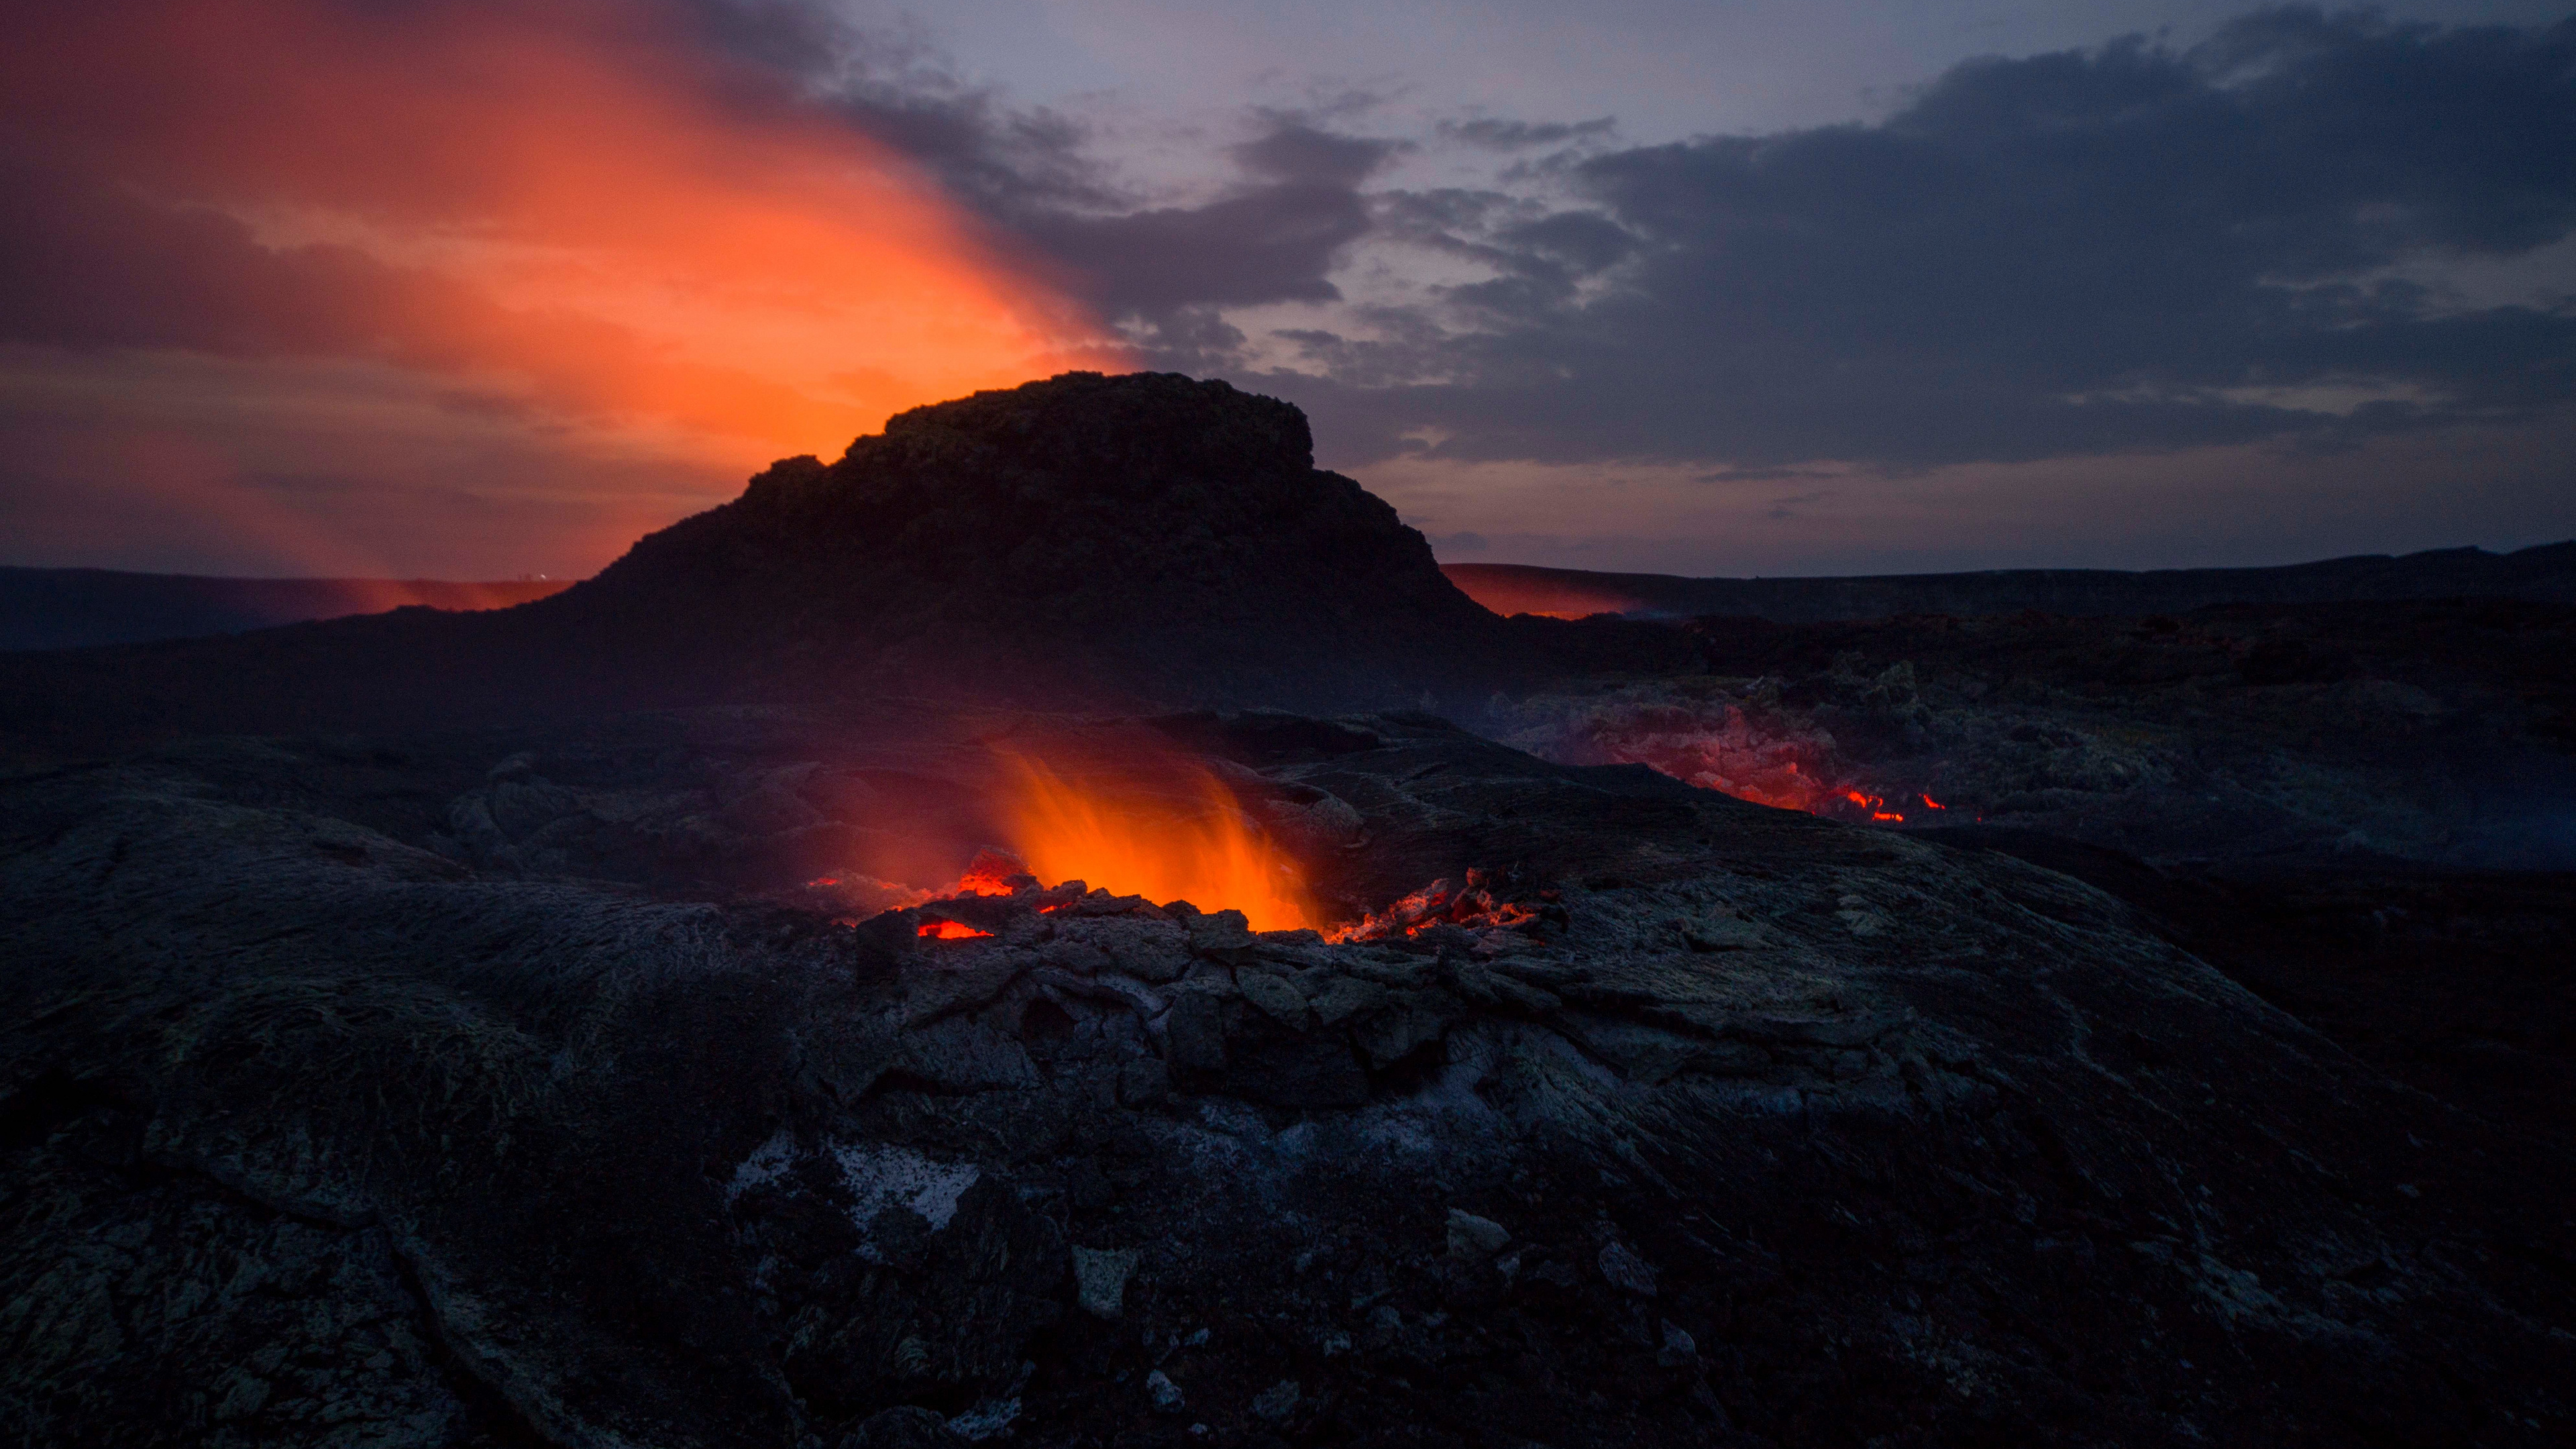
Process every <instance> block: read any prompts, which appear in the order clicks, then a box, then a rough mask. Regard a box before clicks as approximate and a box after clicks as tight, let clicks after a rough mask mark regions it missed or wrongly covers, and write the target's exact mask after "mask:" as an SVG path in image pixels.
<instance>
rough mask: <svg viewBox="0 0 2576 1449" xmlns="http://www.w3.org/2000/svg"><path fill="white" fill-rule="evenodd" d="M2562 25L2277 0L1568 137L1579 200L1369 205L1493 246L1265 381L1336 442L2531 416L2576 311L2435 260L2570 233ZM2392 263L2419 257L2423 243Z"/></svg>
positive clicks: (2180, 439)
mask: <svg viewBox="0 0 2576 1449" xmlns="http://www.w3.org/2000/svg"><path fill="white" fill-rule="evenodd" d="M2571 155H2576V21H2571V22H2568V23H2565V24H2561V25H2559V26H2556V27H2554V28H2551V29H2548V30H2545V31H2540V32H2529V31H2517V30H2510V29H2500V28H2498V29H2439V28H2435V27H2431V26H2421V25H2398V24H2393V23H2389V22H2385V21H2382V20H2378V19H2374V18H2371V17H2368V16H2350V15H2347V16H2334V17H2328V16H2325V15H2322V14H2320V13H2319V12H2317V11H2314V10H2309V9H2285V10H2275V11H2269V12H2265V13H2262V14H2259V15H2256V16H2252V17H2249V18H2246V19H2244V20H2241V21H2239V22H2237V23H2235V24H2232V25H2230V26H2227V27H2225V28H2223V29H2222V30H2221V31H2220V32H2219V33H2218V34H2217V36H2216V37H2215V38H2213V39H2212V40H2210V41H2209V42H2207V43H2206V44H2204V45H2201V46H2199V47H2196V48H2194V49H2191V50H2188V51H2182V52H2176V51H2171V50H2168V49H2164V48H2161V47H2158V46H2155V45H2151V44H2148V43H2146V42H2144V41H2141V40H2135V39H2132V40H2126V41H2122V42H2119V43H2115V44H2112V45H2108V46H2104V47H2101V48H2098V49H2094V50H2090V51H2083V52H2067V53H2062V54H2053V55H2044V56H2038V57H2033V58H2029V59H2023V60H1988V61H1979V62H1974V63H1971V64H1968V65H1963V66H1960V67H1958V68H1956V69H1954V70H1952V71H1951V72H1949V73H1948V74H1947V75H1945V76H1943V77H1942V78H1941V79H1940V80H1939V81H1937V82H1936V83H1935V84H1933V85H1932V86H1930V87H1928V88H1927V89H1926V90H1925V91H1924V92H1923V93H1922V94H1921V95H1920V96H1919V97H1918V98H1917V99H1916V100H1914V101H1913V102H1912V103H1911V104H1910V105H1908V106H1906V107H1905V108H1904V109H1902V110H1901V111H1899V112H1897V113H1896V114H1894V115H1892V116H1890V117H1889V118H1888V119H1887V120H1886V121H1885V122H1883V123H1881V124H1877V125H1871V126H1857V125H1855V126H1834V127H1824V128H1818V129H1811V130H1803V131H1791V132H1783V133H1778V134H1772V135H1764V136H1737V137H1711V138H1705V139H1700V140H1695V141H1689V142H1682V143H1676V144H1670V145H1660V146H1647V147H1633V148H1628V149H1624V150H1614V151H1607V152H1601V153H1597V154H1592V155H1589V156H1586V157H1583V158H1580V159H1577V160H1573V161H1570V162H1568V163H1567V164H1566V165H1565V166H1564V168H1563V169H1562V170H1560V171H1558V172H1557V173H1555V174H1554V177H1553V179H1554V180H1555V181H1556V182H1558V183H1559V184H1562V185H1563V186H1565V187H1566V188H1568V189H1569V193H1570V195H1571V197H1572V202H1571V204H1566V205H1562V206H1561V207H1560V209H1558V210H1556V211H1554V212H1553V213H1552V214H1550V215H1547V216H1545V217H1544V218H1540V219H1532V218H1530V217H1529V216H1528V215H1527V214H1526V210H1525V208H1520V207H1516V206H1514V205H1513V204H1510V203H1509V201H1508V200H1507V199H1505V198H1499V197H1497V198H1490V199H1486V200H1484V201H1482V202H1470V201H1468V200H1465V199H1462V198H1461V197H1459V196H1457V195H1454V194H1453V195H1448V196H1437V195H1435V196H1428V197H1422V198H1412V199H1395V198H1389V199H1386V200H1383V201H1381V203H1380V204H1381V207H1382V209H1383V210H1384V212H1385V213H1386V214H1388V215H1390V216H1395V217H1400V218H1401V220H1402V222H1403V224H1404V225H1405V226H1407V227H1408V228H1410V232H1409V235H1411V236H1412V237H1414V238H1415V239H1416V240H1417V241H1419V242H1420V243H1421V244H1425V245H1430V246H1433V247H1436V248H1442V249H1445V251H1446V253H1447V254H1449V255H1452V256H1457V257H1473V258H1478V259H1481V260H1482V261H1483V262H1484V264H1485V265H1486V267H1487V268H1488V270H1489V273H1490V274H1489V276H1488V277H1487V278H1486V279H1485V280H1482V281H1474V282H1467V283H1460V284H1456V285H1452V286H1449V287H1446V288H1445V289H1444V290H1442V291H1441V292H1440V293H1439V295H1438V296H1437V298H1436V299H1435V300H1433V301H1430V302H1427V303H1424V304H1421V305H1419V306H1417V307H1415V308H1413V309H1412V312H1413V315H1412V316H1411V317H1410V318H1409V319H1407V320H1406V322H1405V323H1404V325H1401V326H1391V325H1388V324H1389V322H1390V320H1391V319H1389V318H1387V317H1385V316H1384V315H1381V316H1379V317H1377V318H1374V319H1370V325H1368V326H1367V327H1365V328H1339V329H1318V328H1308V329H1304V330H1302V331H1301V332H1300V333H1299V335H1298V336H1297V338H1296V339H1295V341H1296V342H1297V343H1298V344H1299V345H1300V346H1301V347H1302V348H1303V350H1304V355H1305V357H1306V359H1307V362H1306V368H1307V370H1306V371H1303V372H1298V373H1288V372H1280V373H1275V374H1272V375H1270V376H1267V377H1265V378H1263V379H1262V384H1263V385H1264V386H1266V387H1270V388H1273V389H1275V390H1277V391H1279V392H1281V393H1282V394H1283V395H1287V396H1290V397H1292V398H1294V399H1296V400H1298V401H1301V402H1303V403H1305V404H1307V405H1308V406H1309V407H1310V408H1311V409H1312V410H1313V411H1315V412H1316V413H1317V414H1318V418H1319V427H1318V435H1319V437H1324V438H1328V439H1337V440H1339V443H1340V447H1339V448H1338V450H1337V454H1338V456H1339V457H1340V458H1341V459H1342V460H1343V461H1344V462H1346V463H1358V462H1363V461H1366V460H1368V459H1371V458H1385V457H1392V456H1396V455H1398V454H1399V453H1401V452H1404V451H1406V450H1407V448H1408V447H1409V446H1416V445H1408V444H1407V443H1406V442H1405V439H1406V438H1407V437H1408V435H1414V436H1418V435H1420V434H1421V432H1422V431H1423V430H1424V429H1426V428H1428V429H1436V430H1438V431H1439V433H1440V435H1441V438H1442V441H1441V442H1440V443H1439V445H1438V447H1437V449H1436V450H1435V451H1436V453H1437V455H1439V456H1445V457H1452V458H1458V459H1462V460H1479V459H1486V460H1490V459H1529V460H1541V461H1579V460H1586V459H1608V458H1655V459H1676V460H1678V459H1702V460H1710V461H1725V462H1730V463H1734V464H1737V465H1740V466H1746V467H1767V466H1778V465H1782V464H1788V463H1796V462H1801V461H1808V460H1819V459H1834V460H1843V461H1847V462H1855V463H1862V464H1868V465H1872V466H1876V467H1880V468H1885V469H1898V470H1904V469H1922V468H1929V467H1937V466H1941V465H1945V464H1951V463H1958V462H1968V461H2014V460H2027V459H2039V458H2049V457H2063V456H2072V455H2086V454H2098V453H2107V452H2116V451H2123V450H2131V449H2140V448H2146V449H2158V448H2180V447H2191V446H2201V445H2218V444H2233V443H2251V442H2261V441H2266V440H2280V439H2287V438H2297V439H2302V440H2306V441H2308V442H2310V443H2327V444H2339V445H2348V444H2349V443H2351V442H2354V441H2358V440H2360V439H2364V438H2368V437H2372V436H2378V435H2383V434H2388V433H2394V432H2402V431H2408V430H2415V429H2423V428H2431V427H2445V426H2453V425H2456V424H2459V423H2462V422H2466V421H2473V420H2474V421H2495V420H2501V419H2511V418H2514V417H2532V416H2538V415H2539V413H2540V412H2541V410H2544V409H2546V408H2548V407H2550V406H2551V405H2553V404H2555V403H2557V402H2559V401H2561V400H2563V399H2566V398H2567V397H2569V396H2571V395H2576V307H2571V306H2570V305H2569V304H2568V302H2567V301H2566V300H2564V299H2563V298H2562V299H2560V300H2558V301H2555V302H2552V301H2549V300H2546V299H2536V300H2532V301H2527V302H2525V303H2522V304H2518V305H2486V306H2470V305H2467V304H2466V303H2465V302H2464V301H2463V300H2462V299H2460V298H2457V297H2452V296H2446V295H2445V294H2444V293H2443V291H2442V290H2441V289H2440V288H2439V287H2436V286H2428V285H2426V284H2425V282H2424V281H2422V280H2420V279H2419V276H2418V273H2420V272H2421V271H2423V269H2424V267H2425V265H2427V264H2429V265H2430V267H2431V269H2432V271H2433V272H2434V273H2435V274H2438V271H2439V268H2440V265H2441V264H2442V263H2443V262H2445V261H2451V260H2456V259H2460V258H2464V257H2485V258H2504V259H2511V258H2514V257H2519V256H2524V255H2526V254H2529V253H2531V252H2533V251H2534V250H2535V249H2538V248H2541V247H2544V246H2547V245H2549V244H2551V243H2553V242H2557V241H2559V240H2560V239H2562V238H2565V237H2567V236H2569V235H2570V233H2571V231H2576V167H2570V166H2569V165H2567V162H2566V158H2567V157H2569V156H2571ZM2409 268H2414V269H2415V270H2414V271H2411V272H2410V271H2408V269H2409Z"/></svg>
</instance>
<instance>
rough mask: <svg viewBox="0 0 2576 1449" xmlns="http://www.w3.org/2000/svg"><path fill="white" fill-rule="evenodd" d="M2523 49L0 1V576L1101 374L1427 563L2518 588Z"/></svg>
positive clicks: (792, 447)
mask: <svg viewBox="0 0 2576 1449" xmlns="http://www.w3.org/2000/svg"><path fill="white" fill-rule="evenodd" d="M20 16H23V17H24V18H23V19H21V18H18V17H20ZM2571 17H2576V5H2569V4H2564V3H2562V4H2557V5H2546V4H2527V3H2465V0H2463V3H2439V0H2428V3H2419V4H2409V5H2396V6H2390V7H2386V8H2382V9H2377V10H2369V11H2353V10H2319V9H2314V8H2308V7H2287V8H2282V7H2269V8H2261V7H2257V8H2249V7H2246V6H2243V5H2240V4H2225V3H2216V4H2213V3H2198V0H2165V3H2157V0H2068V3H2057V4H2049V5H2037V4H2010V3H1970V0H1910V3H1897V0H1884V3H1861V0H1804V3H1788V0H1758V3H1740V4H1723V3H1712V0H1689V3H1686V0H1626V3H1610V0H1605V3H1597V4H1594V5H1590V6H1583V7H1569V6H1565V5H1562V4H1547V5H1541V4H1537V3H1530V0H1484V3H1477V4H1467V3H1463V0H1376V3H1368V4H1360V3H1350V4H1342V3H1334V4H1320V3H1318V4H1303V5H1299V4H1280V3H1269V4H1259V5H1256V4H1250V3H1238V0H1193V3H1186V4H1184V3H1178V0H948V3H945V4H943V5H941V6H938V7H923V6H911V5H905V4H901V3H894V0H518V3H512V4H475V3H464V0H127V3H123V4H119V5H115V6H100V5H90V4H73V3H67V0H33V3H32V4H31V5H30V6H25V7H20V9H19V10H18V11H17V12H16V14H15V15H13V20H12V43H11V45H10V46H8V47H6V48H5V49H0V173H5V177H0V185H5V190H0V195H5V196H6V197H7V198H8V201H7V203H6V204H5V205H0V563H7V564H33V565H51V566H72V565H79V566H97V567H112V568H134V569H149V570H167V571H186V572H204V573H225V574H250V575H310V574H338V575H351V574H355V575H397V576H431V577H449V578H508V577H515V576H518V575H521V574H549V575H553V576H564V575H580V574H587V573H589V572H592V571H595V570H596V569H597V568H599V567H601V566H602V565H604V564H605V563H607V562H608V561H609V560H610V559H612V558H614V557H615V556H616V555H617V554H618V553H619V552H621V551H622V550H623V549H624V547H625V546H626V545H627V543H629V542H630V541H631V540H632V539H633V538H634V537H636V536H637V535H639V534H641V533H643V532H645V531H647V530H649V529H652V528H655V527H659V526H661V525H663V524H666V523H668V522H670V521H672V520H674V519H676V518H678V517H681V516H683V515H685V514H687V513H690V512H694V511H697V510H699V509H702V508H705V507H709V506H712V505H714V504H716V503H719V502H722V501H724V500H725V499H727V498H729V497H731V496H733V495H734V494H735V493H737V492H739V490H740V488H741V485H742V481H743V480H744V479H745V478H747V477H748V476H749V475H750V474H751V473H752V472H754V471H756V470H757V469H758V468H759V467H760V466H762V465H763V464H765V463H767V462H768V461H769V460H771V459H773V458H776V457H780V456H788V455H793V454H797V453H809V452H810V453H815V454H818V455H821V456H823V457H825V458H827V459H828V458H831V457H836V456H838V455H839V453H840V451H841V450H842V449H843V448H844V447H846V446H847V444H848V442H849V440H850V438H851V437H853V436H856V435H857V434H859V433H862V432H866V431H871V430H873V429H875V428H877V427H879V426H881V425H882V423H883V421H884V420H885V418H886V417H887V416H888V415H889V414H891V413H893V412H895V411H899V410H901V409H902V408H905V407H910V406H917V405H920V404H923V403H928V402H934V401H938V400H940V399H943V398H947V397H953V396H958V395H961V394H963V393H965V392H968V391H972V390H974V389H976V388H981V387H995V386H1007V385H1010V384H1012V383H1015V382H1019V381H1023V380H1026V379H1029V378H1033V377H1042V376H1046V375H1049V374H1051V373H1054V372H1057V371H1062V370H1065V369H1068V368H1095V369H1102V370H1110V371H1119V370H1128V369H1133V368H1140V367H1151V368H1162V369H1170V370H1176V371H1183V372H1188V373H1191V374H1194V375H1197V376H1211V377H1223V378H1226V379H1228V380H1230V381H1232V382H1234V383H1235V384H1237V385H1238V386H1241V387H1244V388H1247V389H1249V390H1252V391H1257V392H1263V393H1269V394H1272V395H1275V396H1279V397H1284V398H1287V399H1289V400H1290V401H1292V402H1295V403H1297V404H1299V405H1300V406H1302V407H1304V408H1305V409H1306V410H1307V412H1308V414H1309V416H1310V417H1311V419H1312V420H1313V423H1314V429H1315V435H1316V441H1317V452H1318V461H1319V462H1320V463H1321V464H1322V465H1323V466H1326V467H1330V468H1334V469H1337V470H1339V471H1342V472H1345V473H1348V474H1350V475H1352V476H1354V477H1356V478H1358V479H1359V480H1360V481H1361V482H1362V483H1364V484H1365V485H1367V486H1368V487H1370V488H1371V489H1372V490H1374V491H1376V492H1377V493H1379V494H1380V495H1381V496H1384V497H1386V498H1387V499H1388V500H1389V501H1390V502H1392V503H1394V504H1395V505H1396V506H1397V508H1398V509H1399V510H1400V511H1401V512H1402V513H1403V515H1404V517H1405V518H1406V520H1407V521H1408V522H1409V523H1412V524H1413V525H1414V526H1416V527H1419V528H1421V529H1422V530H1423V531H1424V532H1425V533H1426V534H1427V535H1428V536H1429V537H1430V538H1431V539H1432V542H1433V545H1434V548H1435V549H1436V550H1437V551H1438V553H1439V554H1440V556H1441V557H1442V558H1443V559H1444V560H1447V561H1488V562H1521V563H1541V564H1552V565H1559V566H1567V567H1578V568H1596V569H1612V570H1638V571H1655V572H1669V573H1684V574H1699V575H1707V574H1736V575H1742V574H1830V573H1860V572H1902V571H1921V570H1942V569H1962V568H1997V567H2046V566H2053V567H2074V566H2090V567H2126V568H2138V567H2171V566H2191V565H2212V564H2260V563H2279V562H2290V561H2295V560H2300V559H2307V558H2317V557H2326V556H2332V555H2338V554H2349V553H2359V552H2405V551H2410V550H2414V549H2421V548H2436V547H2452V546H2459V545H2464V544H2475V545H2480V546H2484V547H2489V548H2509V547H2518V546H2524V545H2529V544H2534V543H2541V542H2550V541H2555V540H2558V539H2563V538H2568V537H2576V235H2571V233H2576V18H2571Z"/></svg>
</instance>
